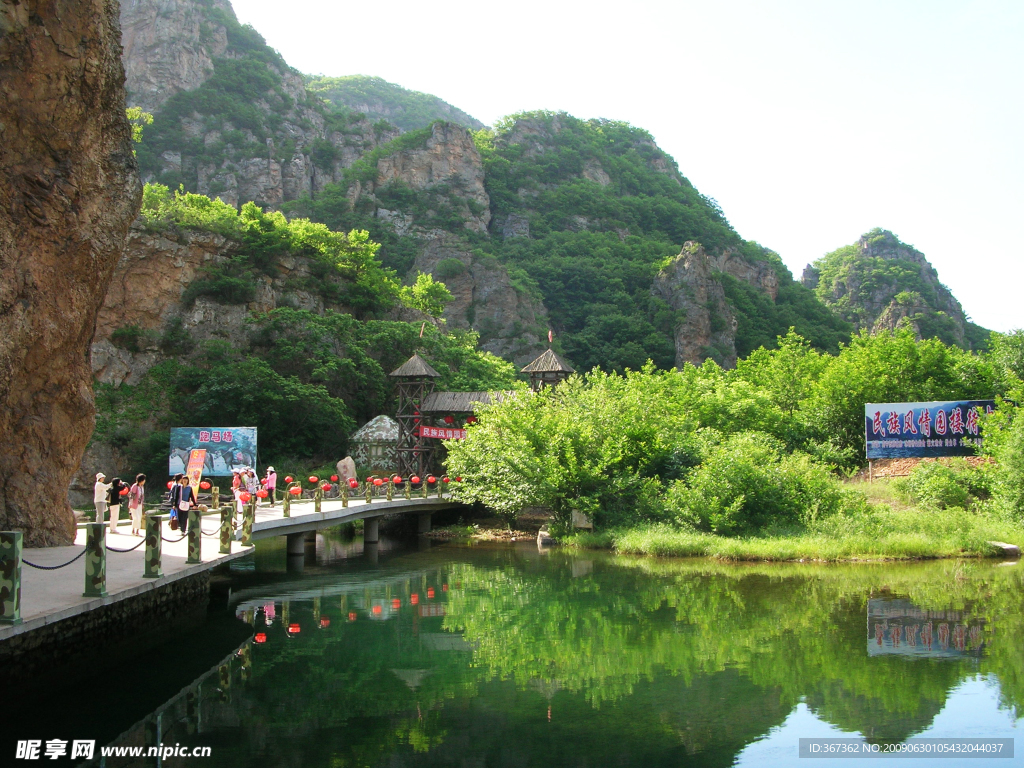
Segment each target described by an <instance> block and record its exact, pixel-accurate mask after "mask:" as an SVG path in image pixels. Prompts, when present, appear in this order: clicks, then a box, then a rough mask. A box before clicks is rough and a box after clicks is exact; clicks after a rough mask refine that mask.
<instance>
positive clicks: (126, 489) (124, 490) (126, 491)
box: [118, 488, 130, 496]
mask: <svg viewBox="0 0 1024 768" xmlns="http://www.w3.org/2000/svg"><path fill="white" fill-rule="evenodd" d="M129 490H130V489H128V488H122V489H121V490H120V491H118V493H119V494H121V495H122V496H127V495H128V491H129Z"/></svg>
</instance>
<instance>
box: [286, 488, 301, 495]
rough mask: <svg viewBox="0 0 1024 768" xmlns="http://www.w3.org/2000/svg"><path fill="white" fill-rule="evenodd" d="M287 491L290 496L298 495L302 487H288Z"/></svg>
mask: <svg viewBox="0 0 1024 768" xmlns="http://www.w3.org/2000/svg"><path fill="white" fill-rule="evenodd" d="M288 493H290V494H291V495H292V496H298V495H299V494H300V493H302V489H301V488H289V489H288Z"/></svg>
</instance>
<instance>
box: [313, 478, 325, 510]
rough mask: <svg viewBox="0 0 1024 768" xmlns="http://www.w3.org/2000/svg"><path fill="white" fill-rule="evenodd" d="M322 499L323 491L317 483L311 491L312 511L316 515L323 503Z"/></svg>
mask: <svg viewBox="0 0 1024 768" xmlns="http://www.w3.org/2000/svg"><path fill="white" fill-rule="evenodd" d="M323 500H324V491H323V488H321V487H320V486H319V485H318V486H317V487H316V490H315V491H313V511H314V512H315V513H316V514H318V515H319V514H320V505H321V504H322V503H323Z"/></svg>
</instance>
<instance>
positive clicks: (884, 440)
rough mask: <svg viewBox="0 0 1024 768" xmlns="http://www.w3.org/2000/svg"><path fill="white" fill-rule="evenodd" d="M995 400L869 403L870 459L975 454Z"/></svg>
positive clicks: (866, 435) (867, 438)
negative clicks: (984, 418) (983, 419)
mask: <svg viewBox="0 0 1024 768" xmlns="http://www.w3.org/2000/svg"><path fill="white" fill-rule="evenodd" d="M995 407H996V403H995V401H994V400H950V401H941V402H930V403H868V404H866V405H865V406H864V441H865V444H866V446H867V458H869V459H898V458H899V459H902V458H911V457H916V458H923V457H932V458H934V457H939V456H972V455H974V454H975V453H977V450H976V449H977V447H978V446H980V445H981V420H980V417H981V416H982V415H983V414H987V413H992V411H994V410H995Z"/></svg>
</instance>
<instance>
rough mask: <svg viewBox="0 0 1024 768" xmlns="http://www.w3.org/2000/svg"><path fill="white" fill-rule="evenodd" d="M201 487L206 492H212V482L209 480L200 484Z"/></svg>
mask: <svg viewBox="0 0 1024 768" xmlns="http://www.w3.org/2000/svg"><path fill="white" fill-rule="evenodd" d="M199 487H200V488H202V489H203V490H204V491H208V490H210V481H209V480H203V482H201V483H200V484H199Z"/></svg>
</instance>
